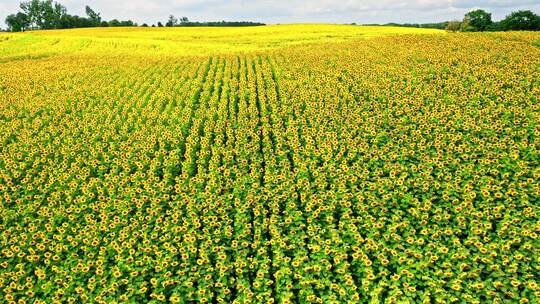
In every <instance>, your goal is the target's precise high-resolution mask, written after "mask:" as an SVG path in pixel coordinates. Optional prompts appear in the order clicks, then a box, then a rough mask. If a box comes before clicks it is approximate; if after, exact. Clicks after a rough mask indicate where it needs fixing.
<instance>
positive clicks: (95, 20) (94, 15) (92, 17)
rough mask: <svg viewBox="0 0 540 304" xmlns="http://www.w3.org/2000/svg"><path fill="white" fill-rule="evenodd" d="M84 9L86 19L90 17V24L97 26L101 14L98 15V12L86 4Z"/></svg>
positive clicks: (99, 22)
mask: <svg viewBox="0 0 540 304" xmlns="http://www.w3.org/2000/svg"><path fill="white" fill-rule="evenodd" d="M85 11H86V15H87V16H88V19H90V22H92V25H94V26H99V25H100V24H101V16H100V15H99V13H96V12H95V11H94V10H93V9H91V8H90V6H88V5H87V6H86V8H85Z"/></svg>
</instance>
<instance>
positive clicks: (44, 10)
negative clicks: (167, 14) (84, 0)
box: [6, 0, 136, 32]
mask: <svg viewBox="0 0 540 304" xmlns="http://www.w3.org/2000/svg"><path fill="white" fill-rule="evenodd" d="M20 9H21V10H22V12H20V13H17V14H12V15H9V16H8V17H7V18H6V24H8V29H9V30H10V31H13V32H17V31H23V30H26V29H64V28H81V27H96V26H109V25H111V26H136V23H134V22H133V21H131V20H127V21H118V20H112V21H111V23H112V24H109V22H107V21H102V20H101V16H100V14H99V13H97V12H95V11H94V10H92V9H91V8H90V7H89V6H86V14H87V16H88V18H85V17H79V16H77V15H70V14H68V13H67V9H66V7H65V6H63V5H62V4H60V3H58V2H53V1H52V0H31V1H27V2H22V3H21V4H20Z"/></svg>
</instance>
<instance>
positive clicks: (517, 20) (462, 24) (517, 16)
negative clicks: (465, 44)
mask: <svg viewBox="0 0 540 304" xmlns="http://www.w3.org/2000/svg"><path fill="white" fill-rule="evenodd" d="M446 29H447V30H450V31H461V32H485V31H539V30H540V16H538V15H537V14H535V13H533V12H532V11H530V10H520V11H516V12H512V13H510V14H509V15H508V16H506V17H505V18H504V19H503V20H500V21H496V22H495V21H493V20H492V19H491V13H489V12H486V11H485V10H482V9H477V10H473V11H470V12H468V13H467V14H466V15H465V17H464V18H463V20H462V21H450V22H448V24H447V26H446Z"/></svg>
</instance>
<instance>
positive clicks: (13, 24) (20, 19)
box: [5, 12, 30, 32]
mask: <svg viewBox="0 0 540 304" xmlns="http://www.w3.org/2000/svg"><path fill="white" fill-rule="evenodd" d="M5 21H6V24H7V26H8V31H11V32H24V30H26V28H28V26H29V25H30V21H29V20H28V15H26V14H25V13H21V12H19V13H17V14H11V15H9V16H7V17H6V20H5Z"/></svg>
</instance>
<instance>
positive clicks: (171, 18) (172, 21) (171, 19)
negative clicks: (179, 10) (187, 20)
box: [165, 15, 178, 27]
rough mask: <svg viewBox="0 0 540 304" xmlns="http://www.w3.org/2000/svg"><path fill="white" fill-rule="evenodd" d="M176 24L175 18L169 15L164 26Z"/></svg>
mask: <svg viewBox="0 0 540 304" xmlns="http://www.w3.org/2000/svg"><path fill="white" fill-rule="evenodd" d="M177 24H178V19H176V17H175V16H173V15H170V16H169V20H168V21H167V23H165V26H169V27H170V26H175V25H177Z"/></svg>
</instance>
